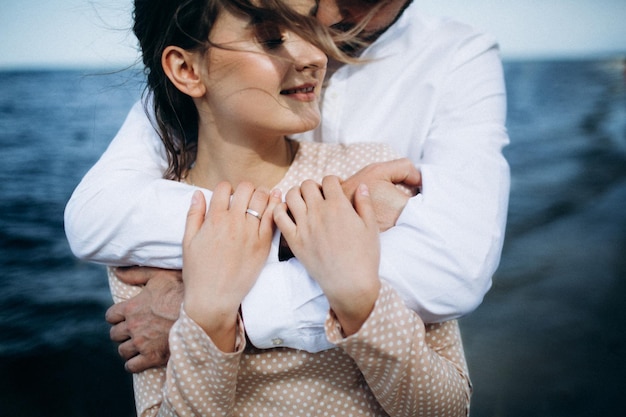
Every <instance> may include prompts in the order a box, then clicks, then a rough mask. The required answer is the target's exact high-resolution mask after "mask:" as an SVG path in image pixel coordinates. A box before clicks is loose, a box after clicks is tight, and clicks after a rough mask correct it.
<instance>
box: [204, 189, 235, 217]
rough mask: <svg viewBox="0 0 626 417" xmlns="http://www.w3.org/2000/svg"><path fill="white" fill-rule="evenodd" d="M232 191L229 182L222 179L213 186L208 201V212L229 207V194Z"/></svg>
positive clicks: (220, 210)
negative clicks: (209, 200)
mask: <svg viewBox="0 0 626 417" xmlns="http://www.w3.org/2000/svg"><path fill="white" fill-rule="evenodd" d="M232 193H233V187H232V186H231V185H230V183H228V182H226V181H222V182H220V183H218V184H217V185H216V186H215V189H214V190H213V195H212V196H211V202H210V203H209V212H222V211H227V210H228V207H230V196H231V194H232Z"/></svg>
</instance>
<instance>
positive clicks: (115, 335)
mask: <svg viewBox="0 0 626 417" xmlns="http://www.w3.org/2000/svg"><path fill="white" fill-rule="evenodd" d="M109 337H110V338H111V340H112V341H114V342H116V343H122V342H125V341H127V340H128V339H130V332H129V331H128V325H127V324H126V322H125V321H123V322H121V323H119V324H116V325H115V326H113V327H111V329H110V330H109Z"/></svg>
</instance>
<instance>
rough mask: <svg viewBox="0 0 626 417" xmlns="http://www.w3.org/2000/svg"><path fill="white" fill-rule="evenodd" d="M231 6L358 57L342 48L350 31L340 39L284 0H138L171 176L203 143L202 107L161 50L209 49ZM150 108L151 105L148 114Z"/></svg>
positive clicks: (137, 25)
mask: <svg viewBox="0 0 626 417" xmlns="http://www.w3.org/2000/svg"><path fill="white" fill-rule="evenodd" d="M224 10H227V11H229V12H231V13H233V14H235V15H239V16H247V17H249V18H250V19H251V21H252V22H254V23H263V25H261V24H259V25H258V26H259V28H263V27H267V25H265V23H269V24H272V25H275V27H280V28H287V29H289V30H291V31H293V32H294V33H296V34H298V35H299V36H300V37H302V38H303V39H307V40H309V41H310V42H311V43H312V44H314V45H315V46H317V47H318V48H319V49H321V50H322V51H323V52H324V53H326V54H327V55H329V56H330V57H332V58H334V59H336V60H339V61H341V62H353V61H354V60H353V59H352V58H350V57H348V56H347V55H346V54H344V53H343V52H341V49H340V46H339V44H340V43H341V42H344V43H345V42H350V41H351V40H350V39H351V38H350V36H348V37H346V36H345V34H344V37H343V38H341V39H339V35H337V36H333V35H332V34H331V33H330V32H329V31H328V29H327V28H325V27H323V26H322V25H321V24H319V23H318V22H317V21H316V20H315V18H313V17H310V16H304V15H302V14H299V13H297V12H295V11H293V10H292V9H291V8H289V7H288V6H286V5H284V4H283V3H282V2H281V0H260V1H258V2H257V1H255V3H254V4H253V3H252V2H251V1H250V0H135V9H134V14H133V17H134V26H133V31H134V33H135V36H136V37H137V39H138V40H139V46H140V48H141V54H142V60H143V64H144V67H145V68H144V72H145V75H146V78H147V86H146V91H145V92H144V94H146V95H148V96H149V98H150V99H151V100H144V102H145V103H146V106H149V104H148V103H150V102H151V103H152V106H153V109H152V110H153V114H154V119H153V123H154V124H155V125H156V126H155V129H156V130H157V131H158V133H159V135H160V137H161V140H162V141H163V144H164V145H165V149H166V151H167V157H168V169H167V171H166V173H165V175H164V177H165V178H168V179H176V180H179V179H182V178H184V177H185V175H186V172H187V170H188V169H189V168H190V166H191V164H192V163H193V162H194V161H195V158H196V151H197V144H198V112H197V109H196V106H195V104H194V102H193V100H192V99H191V97H189V96H187V95H185V94H184V93H182V92H180V91H179V90H178V89H177V88H176V87H175V86H174V84H172V82H171V81H170V80H169V78H168V77H167V76H166V74H165V72H164V70H163V67H162V65H161V56H162V54H163V51H164V50H165V48H166V47H168V46H170V45H173V46H178V47H181V48H183V49H186V50H190V51H200V52H206V51H207V50H208V49H209V48H211V47H220V48H221V46H219V45H213V44H211V43H210V41H209V34H210V32H211V29H212V27H213V24H214V23H215V21H216V20H217V18H218V16H219V14H220V13H221V12H222V11H224ZM148 110H149V109H148V108H146V111H147V112H148V114H149V113H150V112H149V111H148Z"/></svg>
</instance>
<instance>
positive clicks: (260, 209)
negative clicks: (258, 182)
mask: <svg viewBox="0 0 626 417" xmlns="http://www.w3.org/2000/svg"><path fill="white" fill-rule="evenodd" d="M269 199H270V193H269V192H268V191H267V190H266V189H264V188H257V189H256V190H254V192H253V193H252V197H251V198H250V202H249V204H248V208H247V209H246V213H247V214H249V215H248V216H247V217H248V218H251V219H253V220H256V221H259V222H260V221H261V220H262V219H263V213H264V212H265V210H266V208H267V205H268V203H269ZM248 209H249V210H250V211H251V212H250V213H248V211H247V210H248ZM255 213H256V214H258V216H257V215H256V214H255Z"/></svg>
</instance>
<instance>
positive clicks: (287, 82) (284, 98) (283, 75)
mask: <svg viewBox="0 0 626 417" xmlns="http://www.w3.org/2000/svg"><path fill="white" fill-rule="evenodd" d="M290 2H291V3H292V7H294V8H295V9H296V10H297V11H299V12H302V13H306V14H309V13H313V12H314V8H315V2H314V1H312V0H290ZM260 25H261V27H260V28H259V27H258V24H257V26H256V27H255V26H254V25H253V24H252V23H251V22H250V21H249V19H247V18H244V17H240V16H235V15H233V14H231V13H229V12H222V13H221V14H220V16H219V17H218V19H217V21H216V22H215V25H214V27H213V30H212V31H211V35H210V40H211V42H212V43H214V44H217V45H221V46H222V47H223V48H215V47H213V48H210V49H209V50H208V52H207V53H206V54H204V55H203V57H202V59H204V60H205V64H206V65H204V66H203V68H204V69H205V71H204V73H203V74H202V79H203V82H204V85H205V86H206V94H205V96H204V97H203V98H202V99H201V103H200V105H199V106H198V110H199V112H200V114H201V116H200V117H201V120H202V119H203V118H204V119H205V120H208V121H209V122H210V123H213V124H215V125H216V126H217V127H218V129H220V132H221V133H222V134H225V133H228V132H231V130H230V129H245V133H246V134H250V133H251V134H255V135H260V134H268V133H269V134H278V135H289V134H293V133H299V132H303V131H307V130H311V129H313V128H315V127H316V126H317V125H318V123H319V120H320V110H319V96H320V91H321V86H322V80H323V78H324V74H325V69H326V63H327V58H326V55H325V54H324V53H323V52H322V51H320V50H319V49H318V48H316V47H315V46H313V45H312V44H311V43H309V42H307V41H305V40H304V39H301V38H300V37H298V36H297V35H295V34H294V33H292V32H289V31H286V30H281V29H279V28H276V27H275V26H270V25H269V24H268V25H267V27H263V23H261V24H260ZM259 33H260V34H261V35H260V36H259ZM225 48H226V49H225ZM230 48H232V49H230ZM207 117H208V119H207ZM233 133H234V132H233Z"/></svg>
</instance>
